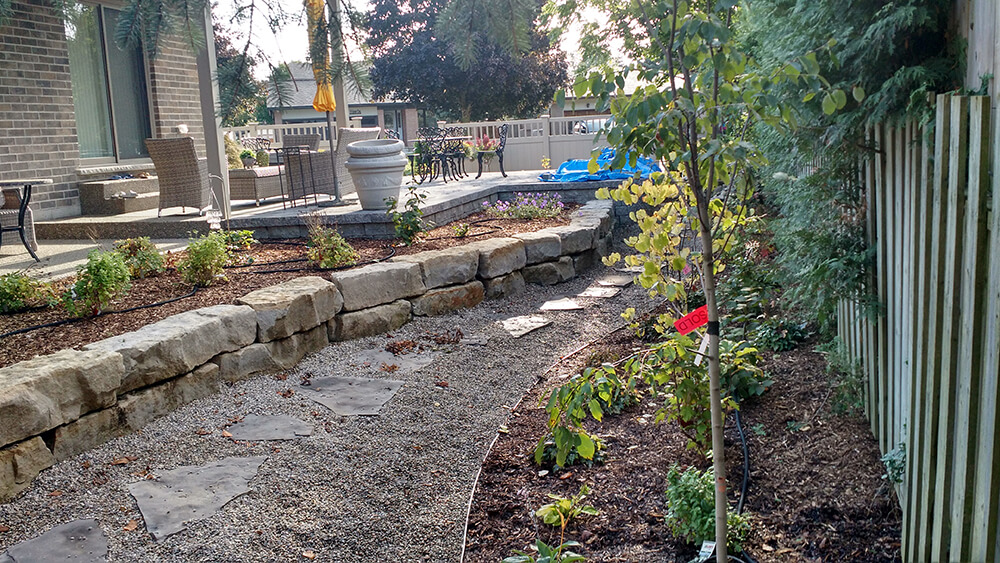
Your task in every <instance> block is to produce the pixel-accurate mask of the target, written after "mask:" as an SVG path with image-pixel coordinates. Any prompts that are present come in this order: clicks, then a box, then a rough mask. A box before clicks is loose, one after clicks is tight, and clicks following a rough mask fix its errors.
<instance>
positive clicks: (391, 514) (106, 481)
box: [0, 266, 648, 562]
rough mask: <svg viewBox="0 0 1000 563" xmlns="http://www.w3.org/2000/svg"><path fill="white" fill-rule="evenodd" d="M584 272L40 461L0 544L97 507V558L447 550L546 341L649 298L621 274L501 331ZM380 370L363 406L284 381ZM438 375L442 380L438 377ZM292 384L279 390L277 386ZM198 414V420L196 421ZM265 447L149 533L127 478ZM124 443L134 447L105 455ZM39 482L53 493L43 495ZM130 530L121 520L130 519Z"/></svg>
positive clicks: (605, 320) (588, 277)
mask: <svg viewBox="0 0 1000 563" xmlns="http://www.w3.org/2000/svg"><path fill="white" fill-rule="evenodd" d="M608 272H609V270H608V269H607V268H605V267H603V266H597V267H596V268H594V269H593V270H591V272H588V273H586V274H584V275H583V276H580V277H577V278H575V279H573V280H571V281H569V282H566V283H563V284H559V285H557V286H551V287H539V286H534V285H529V286H528V290H527V292H526V293H525V294H524V295H522V296H518V297H514V298H512V299H504V300H498V301H487V302H484V303H483V304H481V305H479V306H477V307H475V308H473V309H469V310H464V311H460V312H457V313H454V314H451V315H447V316H442V317H433V318H416V319H414V320H413V322H411V323H409V324H407V325H406V326H405V327H403V328H402V329H400V330H398V331H395V332H394V333H393V334H392V335H391V336H386V335H382V336H377V337H371V338H365V339H361V340H357V341H352V342H344V343H338V344H334V345H331V346H329V347H327V348H325V349H323V350H321V351H320V352H318V353H316V354H313V355H311V356H309V357H307V358H306V359H304V360H303V361H302V362H301V363H300V364H299V365H298V366H297V367H296V368H295V369H293V370H291V371H290V372H287V373H288V377H287V379H284V380H281V379H279V378H276V377H275V376H274V375H268V376H261V377H257V378H254V379H251V380H247V381H244V382H240V383H238V384H235V385H233V386H231V387H224V389H223V391H222V392H220V393H219V394H217V395H215V396H213V397H209V398H206V399H203V400H199V401H196V402H194V403H191V404H189V405H187V406H185V407H183V408H181V409H179V410H177V411H175V412H173V413H171V414H169V415H167V416H165V417H163V418H160V419H158V420H156V421H154V422H152V423H151V424H149V425H148V426H146V427H145V428H144V429H142V430H141V431H139V432H135V433H133V434H130V435H127V436H124V437H122V438H118V439H115V440H112V441H110V442H108V443H106V444H104V445H103V446H101V447H99V448H97V449H95V450H92V451H90V452H86V453H84V454H81V455H79V456H77V457H75V458H71V459H68V460H66V461H63V462H61V463H59V464H57V465H56V466H55V467H53V468H51V469H49V470H46V471H44V472H43V473H42V474H41V475H40V476H39V477H38V479H36V481H35V482H34V483H33V484H32V486H31V487H30V488H29V489H27V490H26V491H25V492H24V493H22V494H21V495H20V496H19V497H17V498H16V499H15V500H14V501H12V502H10V503H8V504H3V505H0V525H3V526H8V527H9V528H10V530H9V531H7V532H4V533H0V551H2V550H3V549H6V548H7V547H8V546H10V545H13V544H15V543H17V542H20V541H23V540H26V539H30V538H33V537H35V536H37V535H38V534H40V533H42V532H44V531H46V530H48V529H50V528H52V527H54V526H56V525H59V524H62V523H65V522H69V521H71V520H74V519H78V518H97V519H98V521H100V523H101V526H102V527H103V528H104V530H105V531H106V533H107V536H108V544H109V547H110V556H109V557H110V560H111V561H220V562H221V561H232V562H244V561H296V560H298V561H305V560H306V559H305V558H304V557H303V555H302V554H303V552H305V551H307V550H309V551H312V552H315V554H316V559H315V560H316V561H338V562H339V561H375V560H389V561H435V562H437V561H457V560H458V559H459V557H460V554H461V551H462V545H461V543H462V539H463V531H464V526H465V517H466V513H465V512H466V507H467V503H468V499H469V495H470V493H471V489H472V487H473V481H474V479H475V476H476V472H477V470H478V469H479V466H480V463H481V461H482V459H483V457H484V455H485V454H486V448H487V447H488V446H489V444H490V442H491V441H492V440H493V437H494V436H495V434H496V430H497V428H498V427H499V426H501V425H503V424H504V423H505V422H506V420H507V418H508V417H509V412H510V407H511V406H513V405H515V404H516V403H517V402H518V401H519V400H520V398H521V397H522V396H523V395H524V393H525V392H526V391H527V390H528V389H530V388H531V387H532V386H533V385H534V384H535V382H536V378H537V377H538V376H539V375H541V373H542V372H543V371H544V370H545V369H546V368H548V367H549V366H550V365H552V363H553V362H555V361H556V360H557V359H558V358H559V357H560V356H562V355H564V354H567V353H569V352H570V351H572V350H574V349H575V348H577V347H578V346H579V345H580V344H582V343H584V342H587V341H590V340H591V339H594V338H597V337H599V336H600V335H601V334H605V333H607V332H608V331H609V330H611V329H613V328H617V327H618V326H619V325H620V324H621V322H622V321H621V319H620V317H619V314H620V312H621V311H622V309H623V308H624V307H626V306H628V305H633V306H639V307H641V306H643V305H645V304H646V303H648V300H647V299H646V298H645V296H644V292H643V290H642V289H641V288H637V287H634V286H629V287H627V288H625V290H624V291H623V292H622V293H621V294H619V295H618V296H616V297H615V298H613V299H582V298H581V299H580V302H581V303H584V304H586V306H587V307H586V309H585V310H583V311H567V312H561V311H553V312H547V313H544V315H545V316H546V317H547V318H551V319H552V320H553V324H552V325H551V326H548V327H545V328H542V329H540V330H537V331H535V332H532V333H530V334H528V335H526V336H524V337H522V338H518V339H515V338H513V337H512V336H510V335H509V334H507V333H506V332H505V331H503V329H502V328H501V326H500V324H499V322H497V321H499V320H501V319H504V318H507V317H510V316H515V315H525V314H531V313H534V312H536V309H537V307H538V306H539V305H540V304H541V303H542V302H544V301H546V300H550V299H555V298H559V297H562V296H566V295H573V294H575V293H578V292H580V291H582V290H583V289H585V288H586V287H587V286H588V285H590V284H591V283H592V281H593V280H594V278H595V277H599V276H602V275H606V274H607V273H608ZM455 328H460V329H461V330H462V333H463V334H464V335H465V336H466V337H475V338H481V337H486V338H487V342H486V344H485V345H460V344H441V345H439V344H435V343H434V342H433V339H432V338H430V335H433V334H441V333H444V332H445V331H452V332H453V331H454V329H455ZM406 339H412V340H415V341H417V342H420V343H421V344H423V345H424V346H425V351H424V353H427V352H429V351H431V349H432V348H433V349H434V350H433V351H435V352H437V357H436V359H435V360H434V362H433V363H432V364H431V365H429V366H427V367H424V368H421V369H419V370H416V371H407V370H398V371H395V372H392V373H388V372H386V371H384V370H382V369H380V367H381V366H380V365H368V366H365V365H364V364H363V363H362V362H358V361H357V360H355V359H354V358H355V357H356V356H357V355H358V354H360V353H361V352H362V351H365V350H370V349H372V348H382V347H384V346H385V345H386V344H387V343H388V342H390V341H398V340H406ZM331 375H337V376H345V377H382V378H387V379H395V380H401V381H404V382H405V384H404V386H403V387H402V388H401V389H400V390H399V391H398V392H397V393H396V395H395V396H394V397H393V398H392V399H391V400H390V401H389V402H388V403H387V404H386V405H385V407H383V409H382V414H381V415H380V416H377V417H365V416H361V417H341V416H337V415H336V414H334V413H333V412H331V411H330V410H328V409H327V408H325V407H323V406H321V405H319V404H317V403H315V402H313V401H311V400H309V399H308V397H306V396H305V395H306V394H305V393H300V392H297V391H298V389H299V385H300V382H301V381H302V380H303V378H317V377H323V376H331ZM442 383H445V384H446V385H442ZM289 389H291V390H293V391H296V392H295V393H293V394H291V395H289V396H285V395H288V393H287V390H289ZM249 414H257V415H290V416H294V417H296V418H299V419H300V420H303V421H306V422H308V423H309V424H311V425H312V426H313V435H312V436H310V437H307V438H299V439H296V440H292V441H285V442H236V441H233V440H231V439H228V438H225V437H223V436H222V430H223V429H224V428H225V427H226V426H227V425H228V424H231V423H232V422H234V421H235V418H236V417H240V416H246V415H249ZM200 429H204V430H206V431H210V434H206V435H200V434H198V433H197V432H198V431H199V430H200ZM257 455H265V456H267V460H266V461H265V462H264V464H263V465H262V466H261V467H260V470H259V472H258V474H257V477H256V478H254V479H253V480H252V481H251V482H250V489H251V492H250V493H248V494H246V495H243V496H241V497H239V498H237V499H235V500H233V501H232V502H230V503H229V504H227V505H226V506H225V507H224V508H223V509H222V510H221V511H220V512H218V513H216V514H214V515H211V516H209V517H207V518H205V519H203V520H199V521H196V522H191V523H190V524H189V525H188V527H187V529H186V530H185V531H183V532H181V533H178V534H176V535H173V536H170V537H168V538H166V539H164V540H162V541H160V542H154V541H152V540H151V539H150V537H149V535H148V534H147V533H146V532H145V528H144V526H143V525H142V518H141V515H140V514H139V511H138V508H137V506H136V503H135V501H134V499H133V498H132V497H131V496H130V495H129V493H128V491H127V489H126V485H127V484H128V483H131V482H135V481H139V480H141V479H144V478H146V477H147V475H149V474H152V475H154V476H155V475H156V474H157V473H158V472H160V471H164V470H167V469H173V468H175V467H177V466H180V465H192V464H201V463H205V462H208V461H213V460H218V459H220V458H223V457H228V456H242V457H245V456H257ZM123 456H130V457H134V458H135V460H134V461H131V462H129V463H128V464H125V465H111V462H112V461H113V460H115V459H119V458H121V457H123ZM54 491H60V492H61V493H57V494H53V492H54ZM133 519H135V520H138V521H139V526H138V529H136V530H134V531H124V530H123V528H124V527H125V526H126V525H127V524H128V523H129V521H130V520H133Z"/></svg>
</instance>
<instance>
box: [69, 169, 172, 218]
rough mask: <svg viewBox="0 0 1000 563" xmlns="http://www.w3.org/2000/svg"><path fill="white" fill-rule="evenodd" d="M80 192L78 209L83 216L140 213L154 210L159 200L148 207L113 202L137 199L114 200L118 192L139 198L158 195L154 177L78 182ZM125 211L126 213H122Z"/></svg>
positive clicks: (145, 205)
mask: <svg viewBox="0 0 1000 563" xmlns="http://www.w3.org/2000/svg"><path fill="white" fill-rule="evenodd" d="M77 187H78V189H79V190H80V209H81V211H82V212H83V214H84V215H99V216H100V215H116V214H118V213H128V212H130V211H141V210H144V209H155V208H156V207H157V205H159V200H158V198H157V201H156V202H154V203H153V204H152V207H150V206H149V202H148V201H147V202H146V203H145V204H136V203H133V204H122V205H118V204H116V203H115V202H119V201H124V200H128V199H138V198H115V197H114V195H115V194H117V193H119V192H125V193H128V192H130V191H131V192H136V193H137V194H139V195H140V196H143V195H145V196H150V195H155V196H158V195H159V190H160V186H159V182H158V181H157V179H156V177H155V176H154V177H152V178H128V179H124V180H93V181H90V182H80V183H79V184H78V185H77ZM122 209H126V210H127V211H122Z"/></svg>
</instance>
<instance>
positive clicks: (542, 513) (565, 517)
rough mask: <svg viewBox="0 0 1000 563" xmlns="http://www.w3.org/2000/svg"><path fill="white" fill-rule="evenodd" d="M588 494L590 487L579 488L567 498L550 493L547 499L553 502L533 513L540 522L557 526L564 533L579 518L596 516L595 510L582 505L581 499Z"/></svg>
mask: <svg viewBox="0 0 1000 563" xmlns="http://www.w3.org/2000/svg"><path fill="white" fill-rule="evenodd" d="M589 494H590V487H589V486H587V485H584V486H583V487H580V492H579V493H577V494H575V495H573V496H571V497H569V498H566V497H563V496H560V495H554V494H551V493H550V494H549V495H548V496H549V498H550V499H552V500H553V501H555V502H550V503H549V504H545V505H542V507H541V508H539V509H538V510H537V511H535V516H538V517H539V518H541V519H542V522H545V523H546V524H548V525H549V526H559V529H560V530H562V531H565V530H566V526H568V525H569V523H570V522H571V521H573V520H574V519H576V518H579V517H580V516H583V515H590V516H597V514H598V512H597V509H596V508H594V507H593V506H590V505H587V504H583V499H584V498H585V497H586V496H587V495H589Z"/></svg>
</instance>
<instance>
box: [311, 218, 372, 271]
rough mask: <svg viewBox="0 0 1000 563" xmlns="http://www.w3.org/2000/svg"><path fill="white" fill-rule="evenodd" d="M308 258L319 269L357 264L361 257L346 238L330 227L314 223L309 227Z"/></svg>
mask: <svg viewBox="0 0 1000 563" xmlns="http://www.w3.org/2000/svg"><path fill="white" fill-rule="evenodd" d="M306 247H307V249H306V256H307V257H308V258H309V261H310V262H312V263H313V264H314V265H315V266H317V267H319V268H338V267H340V266H347V265H350V264H354V263H355V262H357V261H358V260H359V259H360V258H361V255H360V254H358V251H357V250H355V249H354V247H352V246H351V245H350V243H348V242H347V241H346V240H344V237H343V236H341V235H340V233H338V232H337V231H336V229H332V228H330V227H327V226H324V225H321V224H318V223H314V224H310V225H309V240H308V241H307V242H306Z"/></svg>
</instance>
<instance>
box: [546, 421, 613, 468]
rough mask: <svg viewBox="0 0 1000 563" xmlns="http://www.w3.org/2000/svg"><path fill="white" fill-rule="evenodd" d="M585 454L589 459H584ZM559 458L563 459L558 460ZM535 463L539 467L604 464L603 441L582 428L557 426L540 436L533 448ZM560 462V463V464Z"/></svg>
mask: <svg viewBox="0 0 1000 563" xmlns="http://www.w3.org/2000/svg"><path fill="white" fill-rule="evenodd" d="M583 454H587V455H589V456H590V457H584V455H583ZM560 456H565V458H563V459H560ZM534 460H535V463H536V464H537V465H538V466H540V467H551V468H566V467H571V466H574V465H583V466H585V467H591V466H593V465H594V464H601V463H604V441H603V440H601V439H600V437H598V436H596V435H594V434H588V433H587V432H586V431H585V430H583V429H582V428H569V427H564V426H558V427H556V428H553V429H552V430H551V431H550V432H549V433H548V434H546V435H545V436H542V439H541V440H539V441H538V444H537V445H536V446H535V455H534ZM560 462H561V463H560Z"/></svg>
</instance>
